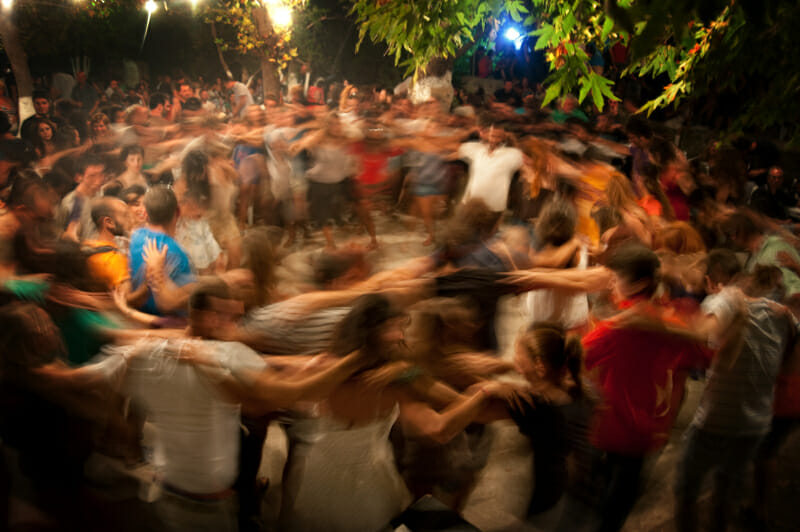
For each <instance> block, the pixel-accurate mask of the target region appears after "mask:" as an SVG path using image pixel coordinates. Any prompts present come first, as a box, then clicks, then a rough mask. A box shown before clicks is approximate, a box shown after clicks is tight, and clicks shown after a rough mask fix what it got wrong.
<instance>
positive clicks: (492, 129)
mask: <svg viewBox="0 0 800 532" xmlns="http://www.w3.org/2000/svg"><path fill="white" fill-rule="evenodd" d="M506 136H507V135H506V131H505V130H504V129H503V128H502V127H499V126H496V125H494V124H489V125H488V126H484V127H483V128H481V138H482V139H483V141H484V142H486V143H487V144H489V146H491V147H492V148H494V147H495V146H499V145H500V144H502V143H503V142H504V141H505V140H506Z"/></svg>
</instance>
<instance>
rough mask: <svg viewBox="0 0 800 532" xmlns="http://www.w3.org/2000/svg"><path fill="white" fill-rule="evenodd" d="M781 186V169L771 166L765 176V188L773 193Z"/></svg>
mask: <svg viewBox="0 0 800 532" xmlns="http://www.w3.org/2000/svg"><path fill="white" fill-rule="evenodd" d="M781 185H783V168H781V167H780V166H772V167H771V168H770V169H769V173H768V174H767V186H768V187H769V189H770V190H771V191H772V192H773V193H774V192H777V190H778V189H780V188H781Z"/></svg>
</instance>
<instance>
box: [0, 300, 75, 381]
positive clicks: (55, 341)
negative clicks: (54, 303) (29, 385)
mask: <svg viewBox="0 0 800 532" xmlns="http://www.w3.org/2000/svg"><path fill="white" fill-rule="evenodd" d="M0 331H2V332H0V352H3V353H14V354H15V356H3V357H0V379H2V380H4V381H6V380H12V381H14V380H17V379H19V378H20V377H23V376H24V375H25V373H26V372H27V371H28V370H29V369H31V368H35V367H37V366H42V365H44V364H48V363H50V362H52V361H53V360H55V359H56V358H58V357H59V355H61V354H63V353H64V345H63V343H62V341H61V334H60V333H59V332H58V328H57V327H56V326H55V324H54V323H53V320H52V319H51V318H50V316H49V315H48V314H47V312H45V311H44V310H43V309H42V308H41V307H38V306H36V305H35V304H33V303H8V304H6V305H3V306H2V307H0ZM18 382H19V381H18Z"/></svg>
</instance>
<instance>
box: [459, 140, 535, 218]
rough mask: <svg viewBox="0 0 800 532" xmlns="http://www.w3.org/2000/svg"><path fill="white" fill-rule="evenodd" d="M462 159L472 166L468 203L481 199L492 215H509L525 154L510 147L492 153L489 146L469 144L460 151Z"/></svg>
mask: <svg viewBox="0 0 800 532" xmlns="http://www.w3.org/2000/svg"><path fill="white" fill-rule="evenodd" d="M458 156H459V158H461V159H463V160H465V161H466V162H467V163H469V181H468V182H467V188H466V190H465V192H464V201H466V200H468V199H471V198H480V199H482V200H483V201H484V202H486V205H487V206H488V207H489V209H490V210H491V211H493V212H503V211H505V210H506V206H507V205H508V190H509V188H510V187H511V179H512V178H513V177H514V173H515V172H516V171H517V170H519V169H520V168H521V167H522V161H523V158H522V152H521V151H520V150H518V149H517V148H508V147H498V148H495V149H494V150H492V151H489V146H487V145H486V144H484V143H482V142H465V143H464V144H462V145H461V146H460V147H459V149H458Z"/></svg>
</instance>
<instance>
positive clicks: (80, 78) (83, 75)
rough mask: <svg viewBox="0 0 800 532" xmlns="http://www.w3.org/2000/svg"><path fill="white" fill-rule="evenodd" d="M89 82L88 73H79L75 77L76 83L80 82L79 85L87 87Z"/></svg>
mask: <svg viewBox="0 0 800 532" xmlns="http://www.w3.org/2000/svg"><path fill="white" fill-rule="evenodd" d="M88 80H89V76H88V75H87V74H86V72H78V74H77V75H76V76H75V81H77V82H78V85H86V82H87V81H88Z"/></svg>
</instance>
